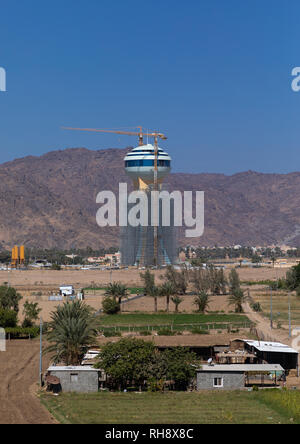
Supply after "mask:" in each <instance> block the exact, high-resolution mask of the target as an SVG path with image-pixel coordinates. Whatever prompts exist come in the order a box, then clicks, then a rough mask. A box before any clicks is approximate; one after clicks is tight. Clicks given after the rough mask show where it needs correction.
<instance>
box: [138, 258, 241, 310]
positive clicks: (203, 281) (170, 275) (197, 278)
mask: <svg viewBox="0 0 300 444" xmlns="http://www.w3.org/2000/svg"><path fill="white" fill-rule="evenodd" d="M140 276H141V279H142V280H143V283H144V293H145V294H146V295H147V296H151V297H153V298H154V311H155V312H157V311H158V298H159V297H165V298H166V311H167V312H169V307H170V300H171V301H172V302H173V303H174V304H175V311H176V312H178V310H179V305H180V304H181V303H182V302H183V297H182V296H184V295H186V294H187V290H188V287H189V285H191V287H192V294H193V295H194V296H195V298H194V305H195V306H197V307H198V311H199V312H202V313H204V312H205V310H206V309H207V308H208V306H209V303H210V297H211V295H221V294H223V295H224V294H228V292H229V303H230V304H231V305H234V306H235V311H236V312H237V313H241V312H242V311H243V309H242V304H243V303H244V302H245V299H246V297H245V294H244V292H243V290H242V289H241V282H240V279H239V275H238V273H237V271H236V270H235V269H232V270H231V272H230V274H229V279H228V280H227V279H226V277H225V273H224V271H223V269H217V268H215V267H213V266H210V267H208V268H206V269H204V268H199V269H196V270H192V271H188V270H187V269H186V268H184V269H181V270H180V271H179V270H175V269H174V267H172V266H169V267H167V270H166V272H165V274H164V275H162V276H161V277H160V278H161V279H162V280H163V283H162V284H161V285H156V283H155V276H154V274H153V273H151V272H150V270H146V271H145V273H141V275H140Z"/></svg>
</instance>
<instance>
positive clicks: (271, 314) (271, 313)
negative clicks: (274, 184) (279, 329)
mask: <svg viewBox="0 0 300 444" xmlns="http://www.w3.org/2000/svg"><path fill="white" fill-rule="evenodd" d="M270 296H271V311H270V317H271V329H273V294H272V287H270Z"/></svg>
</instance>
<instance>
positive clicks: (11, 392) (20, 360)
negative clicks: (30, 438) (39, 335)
mask: <svg viewBox="0 0 300 444" xmlns="http://www.w3.org/2000/svg"><path fill="white" fill-rule="evenodd" d="M47 364H48V362H47V360H46V359H45V361H44V368H46V365H47ZM38 369H39V342H38V341H11V342H7V351H6V352H0V400H1V402H0V424H54V423H55V421H54V419H53V418H52V417H51V415H50V413H48V411H47V410H46V409H45V408H44V407H43V406H42V405H41V404H40V402H39V400H38V398H37V397H36V396H35V394H34V390H35V387H37V386H35V384H36V383H37V381H38V371H39V370H38Z"/></svg>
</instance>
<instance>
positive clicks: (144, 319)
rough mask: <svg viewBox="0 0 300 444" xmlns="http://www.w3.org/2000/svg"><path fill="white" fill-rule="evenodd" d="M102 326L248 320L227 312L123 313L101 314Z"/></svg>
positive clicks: (238, 321)
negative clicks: (205, 313)
mask: <svg viewBox="0 0 300 444" xmlns="http://www.w3.org/2000/svg"><path fill="white" fill-rule="evenodd" d="M100 319H101V324H102V325H103V326H111V327H115V326H122V325H123V326H126V325H127V326H128V325H134V326H147V325H172V324H173V325H179V324H208V323H224V322H225V323H226V322H228V323H242V322H248V318H247V316H244V315H235V314H231V315H227V314H207V315H204V314H198V313H193V314H184V313H183V314H181V313H180V314H171V313H170V314H168V313H157V314H152V313H151V314H150V313H149V314H148V313H128V314H127V313H124V314H118V315H102V316H101V318H100Z"/></svg>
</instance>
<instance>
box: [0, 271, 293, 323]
mask: <svg viewBox="0 0 300 444" xmlns="http://www.w3.org/2000/svg"><path fill="white" fill-rule="evenodd" d="M286 271H287V270H286V269H280V268H266V267H264V268H246V267H245V268H240V269H238V272H239V275H240V279H241V281H262V280H267V279H270V280H272V279H274V280H275V279H278V278H280V277H284V276H285V274H286ZM140 273H141V271H140V270H137V269H130V270H113V271H109V270H107V271H97V270H61V271H52V270H28V271H25V270H12V271H0V284H3V283H4V282H9V284H10V285H11V286H13V287H15V288H16V289H17V290H18V291H19V292H20V294H21V295H22V296H23V300H22V301H21V304H20V320H21V321H22V320H23V315H22V312H23V304H24V302H25V301H26V300H28V301H30V302H38V303H39V306H40V308H41V309H42V312H41V316H42V317H43V319H44V321H45V322H47V321H49V320H50V314H51V312H52V311H53V310H55V307H57V306H58V305H61V304H62V302H50V301H49V300H48V298H49V295H51V294H54V293H58V290H59V287H60V286H61V285H63V284H70V285H73V286H74V288H75V290H76V291H79V290H80V289H82V288H84V287H93V286H95V287H98V288H101V287H105V286H106V285H108V284H109V283H110V282H111V281H116V282H118V281H120V282H122V283H124V284H126V285H127V286H128V287H130V286H131V287H139V286H142V280H141V278H140ZM163 273H164V272H163V270H157V271H155V275H156V281H157V282H161V279H160V278H161V276H162V275H163ZM228 273H229V270H226V274H228ZM254 289H255V287H251V289H250V290H251V291H253V290H254ZM103 296H104V291H98V290H97V291H89V292H87V293H86V300H87V302H88V304H89V305H90V306H91V307H93V308H94V309H95V310H97V311H98V310H100V309H101V307H102V300H103ZM193 300H194V298H193V297H192V296H186V297H184V301H183V303H182V304H181V305H180V312H193V311H195V309H196V307H195V306H194V304H193ZM164 309H165V300H164V298H163V299H159V300H158V310H164ZM123 310H124V311H126V312H134V311H145V312H151V311H154V303H153V299H152V298H143V299H139V300H135V301H130V302H128V303H126V304H125V305H124V306H123ZM174 310H175V307H174V305H173V304H172V303H171V304H170V311H171V312H172V311H174ZM231 310H232V307H230V306H229V305H228V298H227V297H226V296H217V297H212V298H211V303H210V306H209V311H224V312H225V313H228V312H230V311H231Z"/></svg>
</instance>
